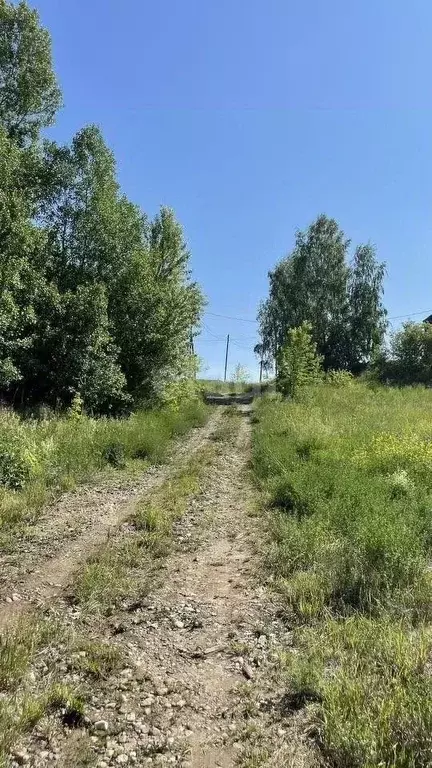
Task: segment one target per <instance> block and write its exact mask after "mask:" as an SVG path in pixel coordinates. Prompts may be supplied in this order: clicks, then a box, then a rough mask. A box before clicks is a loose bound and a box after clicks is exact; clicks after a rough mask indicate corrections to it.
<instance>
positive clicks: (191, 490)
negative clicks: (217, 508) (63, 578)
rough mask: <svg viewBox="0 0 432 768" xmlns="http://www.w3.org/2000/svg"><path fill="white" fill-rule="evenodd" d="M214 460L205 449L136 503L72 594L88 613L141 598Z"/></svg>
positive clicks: (86, 570) (84, 573)
mask: <svg viewBox="0 0 432 768" xmlns="http://www.w3.org/2000/svg"><path fill="white" fill-rule="evenodd" d="M213 458H214V449H213V447H212V446H205V447H204V448H203V449H201V450H200V451H198V452H197V454H196V455H195V456H193V457H192V459H191V460H190V461H189V462H188V463H187V465H186V466H185V467H184V468H182V469H180V470H179V471H178V472H177V473H176V474H175V475H174V477H172V478H171V479H170V480H168V481H167V482H166V483H164V484H163V485H162V486H161V488H160V489H158V490H157V491H156V492H154V493H153V494H152V495H151V497H150V498H149V499H143V500H142V501H140V502H138V504H137V505H136V508H135V510H134V512H133V514H132V515H131V517H130V520H129V526H128V528H127V530H125V531H124V532H123V535H121V536H118V537H116V538H115V539H114V540H113V541H111V542H107V544H106V545H105V546H104V547H103V548H102V549H100V550H99V552H98V553H97V554H96V555H95V556H94V557H93V558H92V559H91V560H90V561H89V562H88V563H87V565H86V567H85V569H84V571H83V573H82V575H81V577H80V578H79V580H78V582H77V584H76V586H75V590H74V594H75V598H76V599H77V600H78V602H79V603H81V604H82V605H84V606H86V607H87V608H88V609H89V610H90V611H91V612H92V613H94V612H102V613H104V614H107V613H110V612H112V611H113V610H115V608H117V607H118V606H119V605H121V604H122V602H124V601H126V600H127V601H129V602H134V601H136V600H137V599H139V598H141V597H143V596H144V595H145V594H146V593H147V591H148V589H149V585H150V584H151V583H152V582H153V579H154V577H155V575H156V573H157V571H158V569H159V563H160V559H161V558H162V557H164V556H166V555H167V554H168V552H169V550H170V548H171V544H172V541H173V526H174V523H175V522H176V520H178V519H179V518H181V517H182V515H183V514H184V512H185V510H186V508H187V505H188V502H189V500H190V498H191V497H192V496H196V495H197V494H198V493H200V490H201V486H202V483H203V481H204V480H205V477H206V475H207V471H208V467H209V465H210V463H211V462H212V460H213Z"/></svg>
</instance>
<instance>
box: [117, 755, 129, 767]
mask: <svg viewBox="0 0 432 768" xmlns="http://www.w3.org/2000/svg"><path fill="white" fill-rule="evenodd" d="M128 762H129V757H128V756H127V755H124V754H123V755H119V756H118V757H117V758H116V763H117V765H126V763H128Z"/></svg>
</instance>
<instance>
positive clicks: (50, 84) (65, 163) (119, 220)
mask: <svg viewBox="0 0 432 768" xmlns="http://www.w3.org/2000/svg"><path fill="white" fill-rule="evenodd" d="M0 23H1V25H2V26H1V29H2V34H1V37H0V175H1V178H2V190H1V194H0V287H1V291H0V395H1V397H2V399H3V400H4V401H6V402H8V403H11V404H13V405H20V406H30V407H34V406H35V405H38V404H40V403H42V402H44V403H47V404H48V405H49V406H51V407H55V408H57V407H60V408H64V407H66V408H67V407H68V406H70V404H71V402H72V400H73V398H74V397H76V396H79V397H81V399H82V401H83V407H84V408H85V409H86V410H87V411H88V412H94V413H103V414H116V413H117V414H118V413H122V412H124V410H125V409H127V408H130V407H131V406H133V405H139V404H141V403H142V402H143V401H149V400H150V399H155V398H158V397H159V395H160V393H161V392H162V391H163V389H164V386H165V384H166V382H169V381H175V380H176V379H177V378H182V377H184V376H185V373H186V371H187V370H188V368H189V361H190V357H191V346H192V345H191V339H192V337H193V334H194V333H195V329H196V327H197V325H198V323H199V316H200V312H201V309H202V305H203V299H202V295H201V292H200V290H199V288H198V286H197V285H196V284H195V283H193V282H192V281H191V279H190V272H189V259H190V254H189V252H188V249H187V247H186V244H185V240H184V235H183V230H182V227H181V225H180V224H179V223H178V222H177V221H176V219H175V216H174V213H173V212H172V211H171V210H170V209H168V208H162V209H161V211H160V213H159V214H157V215H156V217H155V219H154V220H153V221H149V220H148V218H147V216H146V215H145V214H144V213H142V211H141V210H140V209H139V208H138V207H137V206H135V205H134V204H132V203H131V202H130V201H129V200H127V198H126V197H125V196H124V195H122V193H121V190H120V188H119V184H118V181H117V177H116V163H115V158H114V156H113V154H112V152H111V151H110V150H109V148H108V147H107V146H106V143H105V141H104V139H103V136H102V133H101V131H100V129H99V128H97V127H96V126H91V125H90V126H86V127H85V128H83V129H82V130H80V131H78V133H77V134H76V135H75V136H74V137H73V139H72V142H71V144H70V145H66V146H59V145H58V144H56V143H55V142H52V141H44V142H42V141H41V137H40V131H41V129H42V128H43V127H45V126H47V125H49V124H51V122H52V121H53V119H54V116H55V112H56V110H57V108H58V106H59V104H60V94H59V91H58V87H57V84H56V80H55V76H54V73H53V70H52V62H51V50H50V38H49V35H48V33H47V32H46V31H45V30H44V29H42V28H41V27H40V25H39V21H38V16H37V14H36V13H35V12H34V11H32V10H31V9H30V8H29V7H28V5H27V4H26V3H25V2H20V3H19V4H18V5H15V4H13V3H12V2H7V1H6V0H0Z"/></svg>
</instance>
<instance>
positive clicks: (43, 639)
mask: <svg viewBox="0 0 432 768" xmlns="http://www.w3.org/2000/svg"><path fill="white" fill-rule="evenodd" d="M59 630H60V627H59V626H58V624H57V623H56V622H53V621H48V620H41V621H38V620H37V619H36V618H35V617H33V616H30V617H26V618H22V619H20V620H19V621H18V622H17V623H16V624H15V625H14V626H13V627H12V628H10V629H8V630H6V631H5V632H4V633H3V634H2V635H1V637H0V766H1V768H3V766H6V765H8V754H9V751H10V749H11V748H12V746H13V744H14V743H15V742H16V741H17V739H18V738H19V737H20V735H22V734H24V733H25V732H26V731H30V730H31V729H32V728H34V726H35V725H36V724H37V723H38V722H39V721H40V720H41V719H42V718H43V717H44V715H46V714H48V713H50V712H54V711H55V712H56V713H58V714H59V716H60V717H61V719H62V721H63V722H64V723H65V724H66V725H69V726H75V725H77V724H79V723H80V722H81V720H82V717H83V715H84V701H83V699H82V698H81V697H80V696H79V695H77V694H76V693H75V692H74V691H72V690H71V689H70V688H69V687H68V686H65V685H62V684H60V683H57V682H55V681H52V682H49V683H48V685H47V687H46V688H45V689H44V690H40V691H38V692H35V691H34V690H33V688H32V685H31V683H29V682H28V679H27V675H28V672H29V670H30V668H31V664H32V662H33V661H34V660H35V658H36V656H37V654H38V653H40V652H41V651H42V650H43V652H44V653H46V652H47V649H49V647H50V645H51V643H55V642H58V640H59V638H60V634H59ZM62 636H63V635H62ZM66 637H67V635H64V638H66Z"/></svg>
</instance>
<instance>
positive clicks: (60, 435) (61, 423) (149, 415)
mask: <svg viewBox="0 0 432 768" xmlns="http://www.w3.org/2000/svg"><path fill="white" fill-rule="evenodd" d="M206 418H207V410H206V408H205V406H204V405H203V403H202V402H201V401H200V400H198V399H195V400H187V401H185V402H183V403H182V404H181V405H180V406H179V407H177V408H175V409H174V408H164V409H161V410H155V411H141V412H138V413H135V414H134V415H132V416H130V417H129V418H127V419H92V418H89V417H87V416H80V415H78V416H77V415H72V416H70V417H69V418H66V417H64V418H58V417H56V418H54V417H53V418H49V419H45V420H42V421H36V420H27V421H22V420H20V419H19V417H18V416H17V415H16V414H14V413H12V412H10V411H2V412H0V535H4V536H5V535H7V534H8V531H10V530H13V529H14V528H16V526H17V525H19V524H20V523H21V522H23V521H26V522H28V520H29V519H31V518H32V517H34V515H35V513H37V511H38V510H40V508H41V507H42V506H43V505H44V504H45V503H46V502H47V501H49V500H50V499H52V498H53V497H55V496H57V495H58V494H60V493H61V492H62V491H64V490H69V489H71V488H73V487H74V486H75V485H76V484H77V483H79V482H82V481H83V480H85V479H86V478H88V477H89V476H90V475H91V474H92V473H94V472H96V471H98V470H101V469H103V468H104V467H109V466H111V467H115V468H122V467H125V466H126V465H127V464H128V463H130V462H131V461H133V460H140V461H142V460H144V461H148V462H152V463H154V462H159V461H161V460H163V458H164V455H165V452H166V449H167V447H168V445H169V442H170V440H171V438H172V437H174V436H176V435H182V434H185V433H186V432H187V431H188V430H189V429H190V428H191V427H193V426H198V425H201V424H203V423H204V422H205V420H206Z"/></svg>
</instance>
